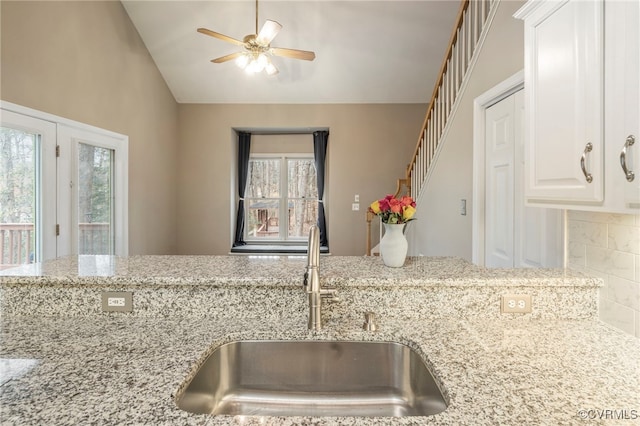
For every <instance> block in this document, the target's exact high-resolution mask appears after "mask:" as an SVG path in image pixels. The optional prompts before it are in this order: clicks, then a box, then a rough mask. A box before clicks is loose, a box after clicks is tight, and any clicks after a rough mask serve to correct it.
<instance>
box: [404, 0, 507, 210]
mask: <svg viewBox="0 0 640 426" xmlns="http://www.w3.org/2000/svg"><path fill="white" fill-rule="evenodd" d="M498 3H499V0H462V2H461V4H460V9H459V11H458V16H457V18H456V23H455V25H454V28H453V31H452V34H451V38H450V40H449V48H448V49H447V52H446V54H445V57H444V60H443V61H442V66H441V67H440V74H439V77H438V80H437V81H436V85H435V87H434V89H433V94H432V95H431V100H430V101H429V107H428V108H427V113H426V116H425V119H424V123H423V124H422V130H421V131H420V135H419V137H418V143H417V144H416V149H415V151H414V153H413V157H412V158H411V162H410V163H409V165H408V166H407V174H406V177H405V179H400V181H403V180H404V181H405V182H408V184H407V183H405V184H406V185H407V186H408V187H409V188H410V193H411V195H412V196H413V197H414V198H415V199H417V198H418V197H419V196H420V192H421V191H422V189H423V185H424V184H425V181H426V179H427V177H428V175H429V172H430V171H431V168H432V164H433V161H434V159H435V157H436V153H437V152H438V147H439V145H440V140H441V138H442V135H443V131H444V130H445V128H446V126H447V122H448V119H449V116H450V115H451V112H452V111H453V109H454V107H455V105H456V101H457V100H458V94H459V93H460V89H461V88H462V86H463V84H464V83H465V81H466V80H465V77H467V71H469V68H470V65H471V64H472V60H473V58H474V54H475V52H476V47H477V45H478V41H479V40H480V38H481V35H482V31H483V29H484V27H485V24H486V23H487V21H488V18H489V16H490V12H491V11H492V9H493V8H494V7H495V6H496V5H497V4H498Z"/></svg>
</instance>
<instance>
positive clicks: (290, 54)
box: [271, 47, 316, 61]
mask: <svg viewBox="0 0 640 426" xmlns="http://www.w3.org/2000/svg"><path fill="white" fill-rule="evenodd" d="M271 53H273V54H274V55H276V56H284V57H285V58H293V59H303V60H305V61H313V60H314V59H315V58H316V54H315V53H313V52H310V51H308V50H298V49H285V48H283V47H272V48H271Z"/></svg>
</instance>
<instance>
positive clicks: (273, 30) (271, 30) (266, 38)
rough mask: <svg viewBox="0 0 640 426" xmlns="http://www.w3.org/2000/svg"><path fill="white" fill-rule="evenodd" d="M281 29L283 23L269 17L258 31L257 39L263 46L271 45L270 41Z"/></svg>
mask: <svg viewBox="0 0 640 426" xmlns="http://www.w3.org/2000/svg"><path fill="white" fill-rule="evenodd" d="M281 29H282V25H280V24H279V23H277V22H276V21H271V20H269V19H267V21H266V22H265V23H264V25H263V26H262V29H261V30H260V32H259V33H258V36H257V37H256V41H257V42H258V44H260V45H262V46H267V45H269V43H271V40H273V39H274V38H275V36H277V35H278V33H279V32H280V30H281Z"/></svg>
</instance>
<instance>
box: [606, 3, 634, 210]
mask: <svg viewBox="0 0 640 426" xmlns="http://www.w3.org/2000/svg"><path fill="white" fill-rule="evenodd" d="M605 26H606V28H607V33H606V34H605V43H606V44H605V52H606V56H605V60H606V68H605V75H606V76H607V79H606V86H605V108H606V113H605V123H607V126H606V127H605V137H606V143H607V155H608V156H609V157H610V162H611V167H612V168H613V174H614V176H612V180H613V182H615V183H616V185H614V186H613V187H612V188H611V190H612V191H613V195H614V196H615V198H616V199H619V200H623V203H624V204H625V205H626V206H632V205H634V204H635V205H636V206H637V205H638V204H640V107H639V105H640V2H639V1H637V0H634V1H611V2H607V3H605ZM609 157H608V158H609ZM614 163H617V164H614ZM608 165H609V159H608V160H607V166H608Z"/></svg>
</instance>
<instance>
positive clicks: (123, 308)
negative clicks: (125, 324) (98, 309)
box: [102, 291, 133, 312]
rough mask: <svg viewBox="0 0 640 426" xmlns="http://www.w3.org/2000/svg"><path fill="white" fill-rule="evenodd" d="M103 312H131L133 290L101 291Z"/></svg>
mask: <svg viewBox="0 0 640 426" xmlns="http://www.w3.org/2000/svg"><path fill="white" fill-rule="evenodd" d="M102 311H103V312H131V311H133V292H131V291H103V292H102Z"/></svg>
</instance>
